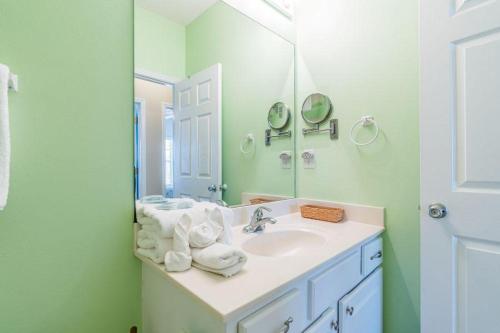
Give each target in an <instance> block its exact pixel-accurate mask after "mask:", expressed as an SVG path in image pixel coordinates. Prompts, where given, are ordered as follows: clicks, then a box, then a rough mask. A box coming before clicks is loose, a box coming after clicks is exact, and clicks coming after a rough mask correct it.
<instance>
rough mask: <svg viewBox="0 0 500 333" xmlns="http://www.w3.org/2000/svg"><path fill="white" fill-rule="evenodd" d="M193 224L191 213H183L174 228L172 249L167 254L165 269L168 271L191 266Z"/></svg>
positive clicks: (176, 270)
mask: <svg viewBox="0 0 500 333" xmlns="http://www.w3.org/2000/svg"><path fill="white" fill-rule="evenodd" d="M191 226H192V220H191V217H190V215H188V214H183V215H182V216H181V217H180V219H179V223H177V224H176V226H175V228H174V235H173V236H174V238H173V244H172V245H173V246H172V250H171V251H168V252H167V253H166V254H165V258H164V260H165V269H166V270H167V271H168V272H180V271H185V270H188V269H189V268H191V249H190V247H189V230H190V229H191Z"/></svg>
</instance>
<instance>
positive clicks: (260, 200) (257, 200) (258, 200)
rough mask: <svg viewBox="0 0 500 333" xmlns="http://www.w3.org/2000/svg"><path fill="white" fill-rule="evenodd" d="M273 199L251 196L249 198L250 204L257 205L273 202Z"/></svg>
mask: <svg viewBox="0 0 500 333" xmlns="http://www.w3.org/2000/svg"><path fill="white" fill-rule="evenodd" d="M273 201H274V200H271V199H265V198H252V199H250V204H251V205H259V204H263V203H266V202H273Z"/></svg>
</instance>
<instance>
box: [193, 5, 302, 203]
mask: <svg viewBox="0 0 500 333" xmlns="http://www.w3.org/2000/svg"><path fill="white" fill-rule="evenodd" d="M186 59H187V60H186V68H187V71H186V73H187V74H188V75H189V74H193V73H196V72H198V71H200V70H203V69H205V68H207V67H209V66H211V65H214V64H216V63H221V64H222V87H223V88H222V115H223V116H222V141H223V142H222V147H223V148H222V157H223V159H222V160H223V161H222V173H223V182H225V183H227V184H228V186H229V189H228V190H227V191H226V192H225V194H224V200H225V201H226V202H228V203H229V204H237V203H240V194H241V192H254V193H255V192H257V193H269V194H277V195H286V196H293V195H294V176H293V174H294V170H293V169H281V165H280V159H279V155H280V153H281V151H293V139H290V138H286V139H273V140H272V145H271V146H270V147H266V146H265V145H264V131H265V129H266V128H268V125H267V112H268V110H269V108H270V107H271V106H272V105H273V104H274V103H275V102H277V101H279V100H281V101H283V102H285V103H286V104H288V105H289V106H290V108H291V109H292V114H293V105H294V67H293V62H294V47H293V45H292V44H290V43H288V42H287V41H285V40H284V39H282V38H280V37H278V36H277V35H275V34H274V33H271V32H270V31H269V30H267V29H266V28H264V27H262V26H261V25H259V24H257V23H255V22H254V21H253V20H251V19H249V18H248V17H246V16H244V15H243V14H241V13H239V12H238V11H236V10H235V9H233V8H232V7H230V6H228V5H226V4H224V3H222V2H219V3H217V4H216V5H214V6H212V7H211V8H210V9H209V10H208V11H206V12H205V13H203V14H202V15H201V16H199V17H198V18H197V19H196V20H195V21H193V22H192V23H191V24H189V25H188V26H187V29H186ZM289 128H293V122H291V125H290V127H289ZM247 133H253V134H254V136H255V139H256V145H255V146H256V150H255V153H254V154H253V155H250V156H245V155H243V154H242V153H241V152H240V140H241V139H242V138H243V137H244V136H245V135H246V134H247Z"/></svg>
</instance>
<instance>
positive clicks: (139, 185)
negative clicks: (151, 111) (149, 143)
mask: <svg viewBox="0 0 500 333" xmlns="http://www.w3.org/2000/svg"><path fill="white" fill-rule="evenodd" d="M143 109H144V100H142V99H140V98H136V99H135V101H134V184H135V188H134V197H135V199H136V200H137V199H139V198H141V197H142V193H144V191H145V189H144V185H145V182H143V181H142V179H145V175H144V172H145V171H146V168H145V164H144V163H145V162H146V159H145V155H144V152H143V149H142V146H141V143H142V142H144V141H145V132H144V131H143V127H144V125H143V121H144V117H142V114H143V113H142V110H143Z"/></svg>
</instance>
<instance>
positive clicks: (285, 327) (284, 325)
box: [278, 317, 293, 333]
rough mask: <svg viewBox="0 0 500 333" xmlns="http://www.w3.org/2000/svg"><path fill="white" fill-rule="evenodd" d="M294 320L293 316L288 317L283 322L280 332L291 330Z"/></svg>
mask: <svg viewBox="0 0 500 333" xmlns="http://www.w3.org/2000/svg"><path fill="white" fill-rule="evenodd" d="M292 322H293V317H288V319H287V320H286V321H285V322H284V323H283V326H282V327H281V328H280V330H279V331H278V333H287V332H288V331H289V330H290V324H291V323H292Z"/></svg>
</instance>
